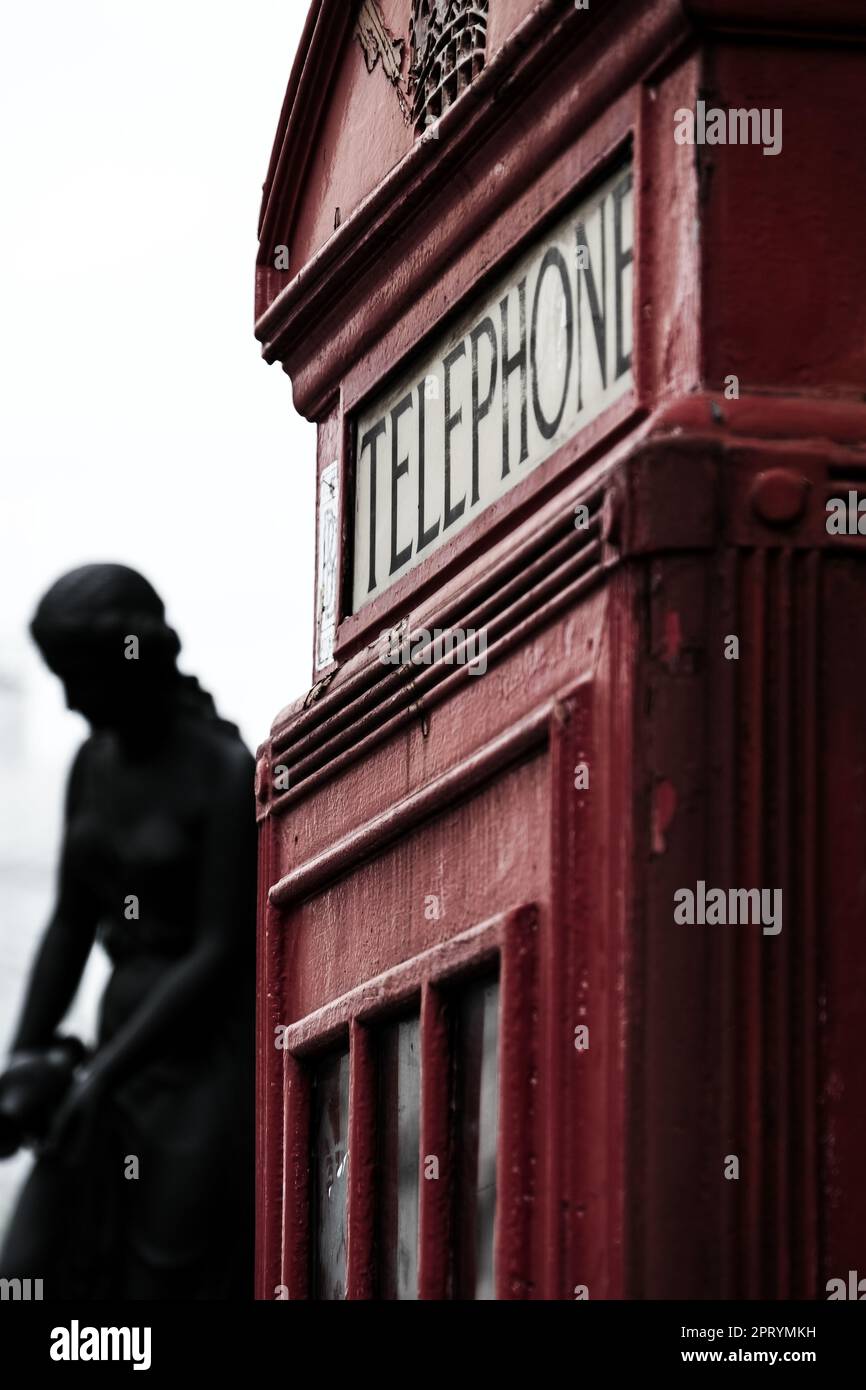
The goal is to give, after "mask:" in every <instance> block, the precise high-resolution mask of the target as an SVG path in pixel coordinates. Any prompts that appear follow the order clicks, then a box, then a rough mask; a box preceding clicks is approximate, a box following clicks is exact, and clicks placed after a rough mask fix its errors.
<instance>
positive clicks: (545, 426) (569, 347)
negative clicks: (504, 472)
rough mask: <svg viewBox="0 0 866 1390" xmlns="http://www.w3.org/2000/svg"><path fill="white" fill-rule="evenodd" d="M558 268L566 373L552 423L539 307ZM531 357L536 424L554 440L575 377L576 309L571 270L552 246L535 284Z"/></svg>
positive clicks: (533, 405)
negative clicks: (545, 399)
mask: <svg viewBox="0 0 866 1390" xmlns="http://www.w3.org/2000/svg"><path fill="white" fill-rule="evenodd" d="M553 268H555V269H556V270H558V271H559V278H560V280H561V281H562V293H563V297H564V298H563V303H564V305H565V319H564V327H565V341H566V353H565V373H564V378H563V382H562V399H561V400H560V402H559V410H558V411H557V412H556V415H555V416H554V417H553V419H552V420H548V419H547V417H546V416H545V414H544V411H543V409H542V406H541V393H540V391H539V385H538V307H539V304H540V301H541V287H542V285H543V284H544V277H545V275H546V274H547V272H548V270H550V269H553ZM529 342H530V356H531V361H532V407H533V410H534V411H535V422H536V424H537V425H538V428H539V429H540V431H541V433H542V436H543V437H544V438H545V439H552V438H553V436H554V435H555V434H556V431H557V430H558V429H559V427H560V425H561V424H562V417H563V415H564V414H565V403H566V401H567V399H568V379H569V377H570V375H571V359H572V357H573V356H574V309H573V306H572V303H571V285H570V283H569V279H568V266H567V265H566V264H565V257H564V256H563V254H562V252H561V251H560V250H559V248H558V247H556V246H551V247H549V248H548V250H547V251H546V252H545V255H544V260H543V261H542V262H541V269H540V270H539V272H538V279H537V280H536V282H535V295H534V297H533V300H532V329H531V332H530V339H529Z"/></svg>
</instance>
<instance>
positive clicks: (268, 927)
mask: <svg viewBox="0 0 866 1390" xmlns="http://www.w3.org/2000/svg"><path fill="white" fill-rule="evenodd" d="M783 11H784V13H782V12H783ZM864 39H866V16H864V14H863V11H862V7H861V6H860V5H858V4H855V3H853V0H824V3H823V4H822V5H821V6H814V5H811V4H806V3H805V0H804V3H800V2H799V0H792V2H791V3H789V4H787V5H785V6H779V5H777V4H774V3H770V0H750V3H749V4H748V5H745V4H742V3H738V0H619V2H618V3H617V0H608V3H605V0H592V4H591V5H589V6H583V5H579V4H578V5H576V4H574V3H571V0H540V3H539V0H490V2H489V3H487V0H364V3H347V0H315V3H313V4H312V6H311V9H310V14H309V19H308V21H307V26H306V29H305V31H304V36H303V39H302V42H301V47H300V51H299V53H298V55H297V58H296V60H295V64H294V67H293V70H292V74H291V78H290V81H289V88H288V93H287V96H286V101H285V105H284V108H283V112H282V116H281V118H280V124H279V128H278V131H277V136H276V142H275V145H274V152H273V156H272V159H271V165H270V169H269V172H268V176H267V182H266V185H265V190H264V200H263V207H262V217H261V223H260V252H259V258H258V267H257V298H256V315H257V322H256V334H257V336H258V338H259V339H260V341H261V343H262V347H263V352H264V356H265V358H266V360H267V361H269V362H280V363H281V364H282V365H283V367H284V369H285V370H286V371H287V372H288V373H289V374H290V375H291V378H292V382H293V388H294V401H295V405H296V407H297V408H298V409H299V410H300V411H301V412H302V413H303V414H304V415H305V416H306V417H307V418H308V419H310V420H315V421H316V422H317V425H318V464H317V467H318V478H319V489H318V499H319V501H318V520H317V526H318V561H317V564H318V577H317V591H316V604H317V608H316V638H315V650H314V653H313V679H312V683H311V688H310V690H309V692H308V693H307V694H306V695H305V696H304V697H303V698H302V699H299V700H297V701H296V702H295V703H294V704H292V705H290V706H288V707H287V708H286V709H285V710H284V711H283V712H282V713H281V714H280V715H279V716H278V717H277V718H276V720H275V722H274V725H273V728H272V731H271V735H270V737H269V738H268V739H267V741H266V742H265V743H264V744H263V746H262V748H261V750H260V753H259V764H258V790H257V795H258V808H259V809H258V814H259V823H260V831H261V836H260V846H261V849H260V914H259V945H260V956H259V959H260V965H259V1070H258V1086H259V1093H258V1115H259V1121H258V1124H259V1135H258V1153H259V1185H258V1263H257V1271H258V1272H257V1293H258V1297H260V1298H268V1299H270V1298H274V1297H290V1298H318V1299H327V1298H343V1297H348V1298H415V1297H420V1298H468V1299H472V1298H490V1297H496V1298H542V1299H563V1298H567V1299H573V1298H585V1297H589V1298H592V1299H599V1298H600V1299H605V1298H623V1297H625V1298H672V1297H685V1298H708V1297H723V1298H733V1297H747V1298H757V1297H771V1298H790V1297H812V1298H815V1297H819V1298H824V1297H826V1296H827V1294H826V1292H825V1289H826V1288H827V1286H828V1281H829V1280H831V1279H833V1278H836V1277H841V1278H845V1277H846V1276H847V1272H848V1271H849V1269H857V1268H858V1267H860V1268H863V1269H864V1272H866V1195H864V1193H863V1187H862V1183H861V1181H860V1177H861V1174H862V1172H863V1171H864V1167H866V1128H864V1123H863V1119H862V1114H863V1096H864V1083H866V1049H863V1047H862V1044H861V1039H860V1032H859V1028H860V1023H859V1018H858V1013H859V1012H860V1011H862V1009H863V1006H864V1002H866V940H864V934H863V931H862V926H863V898H864V892H863V872H862V867H861V866H862V854H863V844H864V842H866V787H864V767H866V717H864V712H863V706H862V689H863V676H864V660H863V653H864V651H866V583H864V570H863V556H862V551H863V546H864V541H863V537H862V535H861V534H860V532H859V528H858V520H857V518H858V515H859V513H858V505H857V504H858V498H857V495H856V494H857V490H858V488H859V489H861V490H862V491H863V492H864V495H866V449H864V437H866V406H864V381H866V332H864V319H863V271H864V250H863V248H864V246H866V163H864V161H863V158H862V152H861V149H860V141H859V140H858V139H857V135H856V132H857V131H858V130H859V129H860V124H861V123H859V122H858V116H859V115H864V116H866V81H864V75H866V62H864V47H863V44H864ZM849 495H850V496H849ZM852 497H853V502H852V501H851V498H852ZM837 499H841V500H839V505H838V507H837V506H836V500H837ZM843 503H844V506H843ZM852 509H853V510H852ZM843 511H844V517H843V516H842V512H843ZM864 511H866V503H864ZM852 518H853V524H852ZM843 522H844V526H843ZM863 529H864V531H866V521H864V526H863ZM286 563H287V565H290V564H291V557H290V556H288V557H286ZM777 895H778V896H777ZM858 1262H859V1265H858Z"/></svg>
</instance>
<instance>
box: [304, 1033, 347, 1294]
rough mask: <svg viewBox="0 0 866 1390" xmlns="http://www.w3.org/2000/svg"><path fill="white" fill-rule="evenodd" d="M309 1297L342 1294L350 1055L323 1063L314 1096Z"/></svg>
mask: <svg viewBox="0 0 866 1390" xmlns="http://www.w3.org/2000/svg"><path fill="white" fill-rule="evenodd" d="M312 1136H313V1152H312V1191H311V1200H312V1222H311V1226H312V1247H313V1250H312V1255H313V1269H312V1276H313V1277H312V1296H313V1298H317V1299H341V1298H345V1297H346V1195H347V1190H348V1184H349V1054H348V1052H343V1053H341V1054H340V1055H338V1056H335V1057H329V1058H327V1060H326V1061H323V1062H321V1063H320V1064H319V1065H318V1067H317V1068H316V1070H315V1073H314V1079H313V1095H312Z"/></svg>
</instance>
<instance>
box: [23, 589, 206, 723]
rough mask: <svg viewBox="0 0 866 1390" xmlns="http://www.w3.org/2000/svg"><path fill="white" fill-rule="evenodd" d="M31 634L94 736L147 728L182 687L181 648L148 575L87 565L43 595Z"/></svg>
mask: <svg viewBox="0 0 866 1390" xmlns="http://www.w3.org/2000/svg"><path fill="white" fill-rule="evenodd" d="M30 631H31V633H32V635H33V638H34V640H35V642H36V644H37V646H38V647H39V650H40V652H41V653H42V656H43V657H44V659H45V662H46V664H47V665H48V666H49V667H50V668H51V670H52V671H54V673H55V674H56V675H57V676H59V677H60V679H61V680H62V682H63V684H64V686H65V688H66V703H67V705H68V706H69V708H70V709H74V710H78V711H79V713H81V714H83V715H84V717H85V719H87V720H88V722H89V723H90V724H91V725H92V726H93V727H94V728H98V729H99V728H108V729H111V728H115V729H124V728H127V727H130V726H131V725H133V724H136V723H141V722H142V721H143V722H144V723H145V724H146V723H147V722H148V718H149V715H156V713H157V711H159V709H160V708H161V706H162V705H164V701H165V697H166V695H167V694H168V693H169V692H170V691H171V690H172V689H173V688H174V687H175V686H176V684H177V681H178V672H177V655H178V652H179V651H180V642H179V641H178V638H177V634H176V633H175V632H174V631H173V629H172V628H170V627H169V626H168V624H167V623H166V621H165V607H164V605H163V602H162V600H161V598H160V597H159V595H158V594H157V592H156V590H155V589H154V588H153V587H152V585H150V584H149V583H148V581H147V580H146V579H145V578H144V576H143V575H141V574H139V573H138V572H137V571H136V570H133V569H129V568H128V567H127V566H126V565H82V566H81V568H80V569H75V570H71V571H70V572H69V574H64V575H63V576H62V577H61V578H60V579H58V580H57V582H56V583H55V584H52V586H51V588H50V589H49V590H48V592H47V593H46V594H45V595H44V597H43V598H42V600H41V601H40V603H39V606H38V607H37V609H36V613H35V615H34V617H33V621H32V622H31V624H30Z"/></svg>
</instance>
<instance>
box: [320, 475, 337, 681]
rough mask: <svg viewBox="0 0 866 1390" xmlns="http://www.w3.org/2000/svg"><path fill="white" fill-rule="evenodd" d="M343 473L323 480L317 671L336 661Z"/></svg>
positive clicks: (323, 476) (321, 486) (322, 477)
mask: <svg viewBox="0 0 866 1390" xmlns="http://www.w3.org/2000/svg"><path fill="white" fill-rule="evenodd" d="M339 486H340V470H339V465H338V464H336V463H329V464H328V466H327V468H323V469H322V475H321V478H320V479H319V583H318V587H317V591H316V592H317V609H316V670H317V671H320V670H321V669H322V667H324V666H330V664H331V662H332V661H333V659H334V634H335V632H336V629H337V558H338V553H339V547H338V537H337V525H338V511H339V500H340V496H339Z"/></svg>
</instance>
